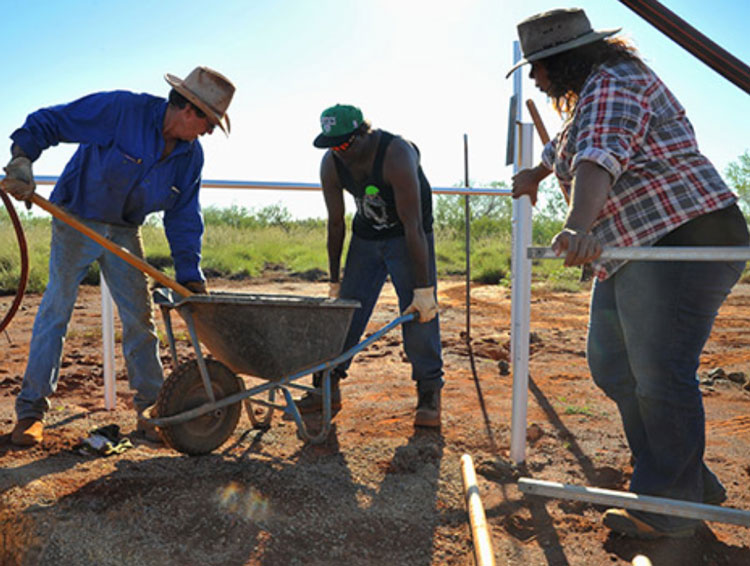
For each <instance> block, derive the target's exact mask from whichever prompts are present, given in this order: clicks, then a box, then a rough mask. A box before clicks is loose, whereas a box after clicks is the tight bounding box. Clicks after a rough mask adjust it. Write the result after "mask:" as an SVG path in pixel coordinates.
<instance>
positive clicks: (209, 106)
mask: <svg viewBox="0 0 750 566" xmlns="http://www.w3.org/2000/svg"><path fill="white" fill-rule="evenodd" d="M164 79H165V80H166V81H167V82H168V83H169V84H170V85H172V88H174V89H175V90H176V91H177V92H179V93H180V94H181V95H182V96H184V97H185V98H186V99H188V100H189V101H190V103H191V104H194V105H195V106H197V107H198V108H200V109H201V110H202V111H203V113H204V114H205V115H206V116H207V117H208V119H209V120H210V121H211V123H212V124H213V125H214V126H219V127H220V128H221V129H222V131H223V132H224V133H225V134H227V135H229V131H230V124H229V116H228V115H227V108H229V103H230V102H231V101H232V96H234V85H233V84H232V82H231V81H230V80H229V79H228V78H226V77H225V76H224V75H222V74H221V73H219V72H217V71H214V70H213V69H209V68H208V67H196V68H195V69H193V70H192V71H191V72H190V74H189V75H188V76H187V78H186V79H185V80H182V79H180V78H179V77H176V76H174V75H170V74H169V73H167V74H165V75H164ZM222 122H223V123H222Z"/></svg>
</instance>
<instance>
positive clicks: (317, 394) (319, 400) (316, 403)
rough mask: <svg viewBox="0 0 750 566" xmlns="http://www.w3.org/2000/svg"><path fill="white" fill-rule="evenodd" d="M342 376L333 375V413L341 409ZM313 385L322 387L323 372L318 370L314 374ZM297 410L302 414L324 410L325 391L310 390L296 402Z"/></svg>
mask: <svg viewBox="0 0 750 566" xmlns="http://www.w3.org/2000/svg"><path fill="white" fill-rule="evenodd" d="M339 380H340V378H339V377H337V376H334V375H331V414H336V413H338V412H339V411H340V410H341V389H340V388H339ZM313 386H315V387H317V388H318V389H320V388H321V387H322V386H323V373H322V372H316V373H314V374H313ZM294 404H295V405H297V410H298V411H299V412H300V413H301V414H303V415H304V414H310V413H322V412H323V393H322V391H308V392H307V393H305V394H304V395H303V396H302V397H300V398H299V399H297V400H296V401H295V402H294Z"/></svg>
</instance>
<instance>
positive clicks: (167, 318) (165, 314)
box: [159, 305, 177, 368]
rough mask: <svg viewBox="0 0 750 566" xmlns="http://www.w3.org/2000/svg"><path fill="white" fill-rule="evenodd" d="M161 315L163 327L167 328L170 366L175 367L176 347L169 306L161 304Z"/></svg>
mask: <svg viewBox="0 0 750 566" xmlns="http://www.w3.org/2000/svg"><path fill="white" fill-rule="evenodd" d="M159 309H160V310H161V317H162V318H163V319H164V327H165V328H166V330H167V342H169V354H170V355H171V356H172V367H174V368H176V367H177V347H176V346H175V340H174V332H173V331H172V315H171V313H170V310H169V307H166V306H164V305H161V306H160V307H159Z"/></svg>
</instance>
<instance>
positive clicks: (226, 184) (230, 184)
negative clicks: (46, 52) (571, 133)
mask: <svg viewBox="0 0 750 566" xmlns="http://www.w3.org/2000/svg"><path fill="white" fill-rule="evenodd" d="M3 178H4V177H2V176H0V179H3ZM57 179H58V178H57V177H56V176H54V175H36V176H35V177H34V180H35V181H36V184H37V185H54V184H55V183H57ZM201 188H203V189H256V190H267V191H278V190H286V191H320V190H321V186H320V184H318V183H274V182H267V181H223V180H214V179H204V180H203V181H202V182H201ZM432 192H433V193H435V194H445V195H504V196H510V195H511V194H513V191H511V190H510V189H496V188H492V187H432Z"/></svg>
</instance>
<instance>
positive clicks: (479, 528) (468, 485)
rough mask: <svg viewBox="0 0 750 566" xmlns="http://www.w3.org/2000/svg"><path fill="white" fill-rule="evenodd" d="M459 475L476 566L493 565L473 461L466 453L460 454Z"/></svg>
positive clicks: (493, 555) (492, 555) (493, 556)
mask: <svg viewBox="0 0 750 566" xmlns="http://www.w3.org/2000/svg"><path fill="white" fill-rule="evenodd" d="M461 476H462V478H463V482H464V497H465V499H466V508H467V510H468V512H469V522H470V523H471V538H472V539H473V541H474V560H475V561H476V565H477V566H495V554H494V553H493V551H492V542H491V541H490V534H489V531H488V530H487V518H486V517H485V514H484V508H483V507H482V500H481V499H480V498H479V488H478V487H477V476H476V473H475V472H474V463H473V462H472V460H471V456H469V455H468V454H464V455H463V456H461Z"/></svg>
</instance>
